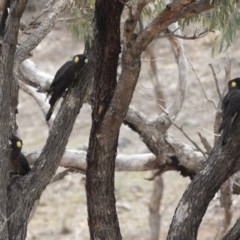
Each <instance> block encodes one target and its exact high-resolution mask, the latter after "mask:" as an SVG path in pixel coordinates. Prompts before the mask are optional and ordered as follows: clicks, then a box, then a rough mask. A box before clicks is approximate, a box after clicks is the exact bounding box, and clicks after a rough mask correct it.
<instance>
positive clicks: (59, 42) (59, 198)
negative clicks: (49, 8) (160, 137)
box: [18, 26, 239, 240]
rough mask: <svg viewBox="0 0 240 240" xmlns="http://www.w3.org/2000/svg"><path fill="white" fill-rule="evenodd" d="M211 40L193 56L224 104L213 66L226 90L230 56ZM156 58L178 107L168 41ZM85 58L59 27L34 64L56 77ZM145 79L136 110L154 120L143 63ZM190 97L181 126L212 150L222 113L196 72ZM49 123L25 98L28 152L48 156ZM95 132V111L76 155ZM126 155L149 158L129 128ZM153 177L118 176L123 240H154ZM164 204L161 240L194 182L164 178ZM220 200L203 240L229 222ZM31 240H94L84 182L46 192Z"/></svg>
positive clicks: (78, 134)
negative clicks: (43, 151)
mask: <svg viewBox="0 0 240 240" xmlns="http://www.w3.org/2000/svg"><path fill="white" fill-rule="evenodd" d="M209 41H210V40H209V38H208V37H205V38H204V39H199V40H195V41H186V42H185V48H186V55H187V57H188V60H189V61H191V63H192V64H193V65H194V67H195V71H196V72H197V74H198V76H199V78H200V79H201V81H202V84H203V86H204V88H205V91H206V94H207V95H208V97H209V98H210V99H212V100H213V101H214V102H215V103H216V104H218V96H217V93H216V88H215V84H214V80H213V76H212V74H211V71H210V68H209V66H208V64H209V63H213V64H214V66H215V68H216V71H217V75H218V77H219V80H220V82H219V84H220V87H221V89H224V86H225V85H226V84H225V82H224V81H223V76H224V72H223V68H224V64H225V60H226V55H224V54H220V56H218V57H216V58H214V59H212V57H211V44H210V43H209ZM238 46H239V41H236V42H235V43H234V45H233V46H232V47H231V48H230V49H229V50H228V55H229V56H230V58H231V60H232V78H233V77H235V76H237V75H238V74H239V60H238V59H239V48H238ZM152 47H153V48H154V49H155V50H154V52H155V58H156V64H157V74H158V77H159V80H160V84H161V88H162V90H163V92H164V95H165V98H166V100H167V105H169V104H171V102H172V100H173V99H174V96H175V94H176V91H177V89H176V87H177V79H178V68H177V65H176V63H175V59H174V56H173V54H172V51H171V47H170V45H169V43H168V42H167V39H162V40H159V42H158V43H155V44H154V45H153V46H152ZM82 51H83V45H82V43H79V42H78V41H77V40H76V39H73V37H72V35H71V33H70V32H68V31H67V30H65V29H64V27H63V26H58V27H56V28H55V29H54V31H52V32H51V33H50V34H49V35H48V36H47V38H46V39H45V40H44V41H43V42H42V43H41V44H40V45H39V46H38V47H37V48H36V50H35V51H34V52H33V58H32V60H33V61H34V62H35V63H36V64H37V65H38V67H39V69H41V70H43V71H46V72H47V73H49V74H52V75H54V74H55V72H56V71H57V69H58V68H59V67H60V66H61V65H62V64H63V63H64V62H65V61H67V60H68V59H70V58H71V57H72V56H73V55H75V54H76V53H79V52H82ZM142 66H143V68H142V71H141V75H140V79H139V83H138V85H137V88H136V91H135V94H134V99H133V102H132V105H133V106H135V107H136V108H137V109H139V110H140V111H142V112H143V113H144V114H146V115H147V116H148V117H149V119H150V118H154V117H156V116H157V114H158V112H159V109H157V108H156V99H155V96H154V87H160V86H153V85H152V83H151V81H150V76H151V75H150V72H149V71H150V69H149V61H143V63H142ZM188 85H189V90H188V94H187V97H186V101H185V104H184V107H183V109H182V111H181V113H180V114H179V117H178V118H177V121H176V122H177V123H178V124H179V125H183V127H184V130H185V131H186V133H188V134H189V135H190V136H191V138H192V139H193V140H194V141H196V142H197V143H198V144H199V138H198V135H197V132H198V131H199V132H201V133H202V134H203V135H204V136H205V137H206V138H207V139H208V140H209V142H210V143H211V144H212V142H213V134H212V131H213V130H212V129H213V122H214V117H215V109H214V107H213V106H212V104H211V103H210V102H208V101H207V100H206V98H205V97H204V94H203V91H202V90H201V87H200V84H199V81H198V80H197V77H196V76H195V74H194V72H193V71H192V69H191V66H189V83H188ZM44 118H45V117H44V116H43V114H42V112H41V110H40V109H39V108H38V106H37V104H36V103H35V102H34V100H32V99H31V98H30V97H29V96H28V95H26V94H25V93H23V92H20V105H19V115H18V121H19V130H20V135H21V137H22V139H23V141H24V148H23V150H24V151H25V152H28V151H31V150H34V149H37V148H42V147H43V145H44V143H45V141H46V138H47V135H48V128H47V125H46V123H45V120H44ZM90 127H91V108H90V107H89V106H87V105H85V106H84V107H83V108H82V110H81V112H80V115H79V116H78V119H77V121H76V124H75V127H74V130H73V132H72V134H71V137H70V140H69V143H68V148H83V147H85V146H87V144H88V138H89V131H90ZM170 132H171V133H172V134H173V135H174V136H175V137H176V138H178V139H181V140H182V141H184V142H186V143H188V144H191V143H189V142H188V141H187V140H186V138H184V136H183V134H182V133H181V132H179V130H177V129H176V128H174V127H172V128H171V129H170ZM120 142H121V145H120V146H119V150H118V152H119V153H141V152H146V151H148V150H147V148H146V146H145V145H144V144H143V143H142V142H141V140H140V139H139V137H138V135H137V134H135V133H133V132H132V131H131V130H130V129H128V128H127V127H126V126H122V128H121V134H120ZM149 176H151V172H130V173H128V172H117V173H116V181H115V182H116V199H117V210H118V216H119V222H120V227H121V232H122V236H123V239H125V240H130V239H131V240H134V239H136V240H141V239H142V240H148V239H150V238H149V226H148V203H149V199H150V195H151V191H152V182H151V181H148V180H146V178H148V177H149ZM163 177H164V197H163V201H162V206H161V238H160V239H165V238H166V235H167V232H168V228H169V224H170V223H171V218H172V216H173V214H174V210H175V208H176V206H177V203H178V201H179V199H180V198H181V196H182V194H183V192H184V190H185V189H186V186H187V185H188V184H189V179H187V178H183V177H181V176H180V175H179V174H178V173H175V172H167V173H164V175H163ZM222 213H223V210H222V209H221V208H220V206H219V201H218V197H217V196H216V198H215V199H214V200H213V201H212V203H211V205H210V206H209V209H208V213H207V214H206V216H205V217H204V220H203V223H202V225H201V229H200V232H199V236H198V239H201V240H208V239H213V237H214V236H215V234H216V233H217V231H218V229H219V225H220V223H221V222H220V220H221V219H222V217H223V214H222ZM238 215H239V207H236V204H235V206H234V218H235V217H236V216H238ZM27 239H28V240H45V239H48V240H57V239H58V240H74V239H78V240H79V239H81V240H85V239H89V233H88V224H87V206H86V195H85V186H84V176H83V175H78V174H74V175H70V176H67V177H66V178H65V179H64V180H62V181H59V182H57V183H54V184H51V185H50V186H48V187H47V189H46V190H45V191H44V193H43V195H42V197H41V199H40V203H39V207H38V208H37V211H36V213H35V215H34V217H33V219H32V220H31V222H30V223H29V226H28V235H27Z"/></svg>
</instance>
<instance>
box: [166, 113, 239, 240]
mask: <svg viewBox="0 0 240 240" xmlns="http://www.w3.org/2000/svg"><path fill="white" fill-rule="evenodd" d="M231 133H232V134H231V136H229V138H228V142H227V143H226V145H224V146H222V144H221V142H220V141H218V142H217V144H216V146H215V147H214V149H213V150H212V152H211V154H210V155H209V158H208V159H207V161H206V162H205V163H204V165H203V168H202V170H201V171H200V173H199V174H197V175H196V176H195V177H194V179H193V180H192V182H191V183H190V185H189V186H188V188H187V189H186V191H185V193H184V194H183V197H182V199H181V200H180V202H179V205H178V207H177V209H176V211H175V215H174V217H173V220H172V223H171V226H170V229H169V234H168V237H167V239H168V240H179V239H188V240H194V239H196V238H197V233H198V228H199V225H200V223H201V221H202V218H203V216H204V214H205V212H206V210H207V207H208V205H209V202H210V201H211V200H212V198H213V197H214V195H215V193H216V192H217V191H218V190H219V189H220V186H221V185H222V184H223V182H224V181H226V180H227V179H228V178H229V177H230V176H231V175H233V174H234V173H235V172H236V171H238V170H239V169H240V164H239V158H240V155H239V140H240V118H239V116H238V117H237V119H236V121H235V124H234V126H233V127H232V131H231Z"/></svg>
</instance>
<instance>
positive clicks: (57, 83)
mask: <svg viewBox="0 0 240 240" xmlns="http://www.w3.org/2000/svg"><path fill="white" fill-rule="evenodd" d="M87 62H88V59H87V56H86V55H84V54H79V55H75V56H74V57H73V59H72V60H70V61H67V62H66V63H65V64H64V65H63V66H62V67H60V69H59V70H58V71H57V73H56V75H55V77H54V79H53V81H52V83H51V85H50V89H49V92H48V95H51V98H50V99H49V104H50V109H49V111H48V113H47V115H46V121H48V120H49V119H50V117H51V115H52V113H53V111H54V107H55V105H56V103H57V101H58V100H59V99H60V97H62V96H63V94H64V92H65V91H66V90H67V89H69V88H70V87H72V85H73V83H74V82H75V81H76V80H77V78H78V73H79V71H80V70H81V69H82V68H83V67H84V66H85V64H86V63H87Z"/></svg>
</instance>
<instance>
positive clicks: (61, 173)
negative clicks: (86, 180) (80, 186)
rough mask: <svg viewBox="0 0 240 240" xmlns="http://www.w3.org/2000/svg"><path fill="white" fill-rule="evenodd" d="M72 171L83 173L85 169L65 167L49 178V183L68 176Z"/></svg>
mask: <svg viewBox="0 0 240 240" xmlns="http://www.w3.org/2000/svg"><path fill="white" fill-rule="evenodd" d="M73 173H83V174H85V171H83V170H80V169H74V168H68V169H65V170H63V171H62V172H60V173H57V174H56V175H55V176H54V177H53V179H52V180H51V182H50V184H51V183H55V182H57V181H60V180H62V179H64V178H65V177H66V176H68V175H69V174H73Z"/></svg>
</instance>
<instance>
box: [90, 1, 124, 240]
mask: <svg viewBox="0 0 240 240" xmlns="http://www.w3.org/2000/svg"><path fill="white" fill-rule="evenodd" d="M122 10H123V5H122V4H121V3H120V1H118V0H114V1H113V0H99V1H96V3H95V31H94V43H93V58H94V60H95V61H96V64H95V71H94V108H93V113H92V129H91V134H90V142H89V150H88V154H87V164H88V166H87V172H86V177H87V180H86V190H87V203H88V224H89V229H90V236H91V239H104V240H107V239H109V240H113V239H122V237H121V233H120V229H119V223H118V218H117V213H116V208H115V196H114V169H115V157H116V151H117V142H118V135H119V128H115V129H114V130H113V131H112V132H110V131H106V129H107V128H106V121H105V120H106V119H105V115H106V112H107V110H108V107H109V104H110V101H111V99H112V96H113V93H114V90H115V87H116V83H117V81H116V77H117V66H118V56H119V53H120V17H121V14H122Z"/></svg>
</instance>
